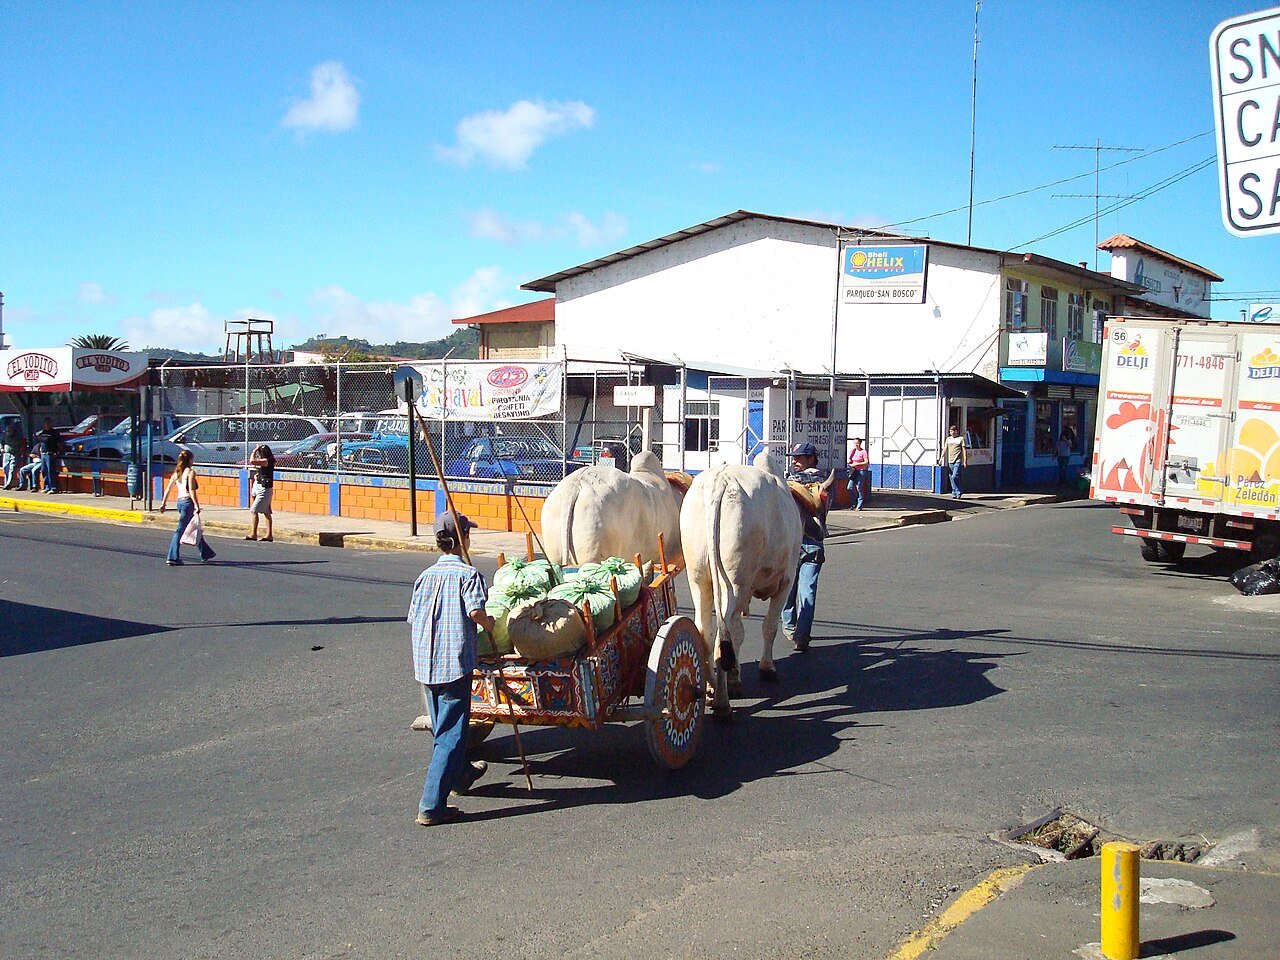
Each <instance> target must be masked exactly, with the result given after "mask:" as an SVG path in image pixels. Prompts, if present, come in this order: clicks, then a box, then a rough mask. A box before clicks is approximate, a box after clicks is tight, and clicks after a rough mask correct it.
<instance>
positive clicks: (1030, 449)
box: [524, 210, 1141, 489]
mask: <svg viewBox="0 0 1280 960" xmlns="http://www.w3.org/2000/svg"><path fill="white" fill-rule="evenodd" d="M907 247H910V248H916V247H922V248H923V253H922V254H918V255H919V256H922V257H923V258H924V262H925V263H927V266H926V267H925V269H924V270H923V272H922V275H921V276H920V278H919V279H920V288H921V290H922V294H921V296H919V297H918V302H911V301H906V302H900V301H894V302H851V303H850V304H849V305H848V306H842V307H841V308H840V310H839V312H838V313H837V304H838V303H839V302H840V295H839V292H838V290H839V283H840V279H841V272H842V264H841V257H840V251H841V250H842V249H845V250H848V249H850V248H858V249H861V250H865V251H879V252H881V253H884V252H885V251H888V252H890V253H892V252H893V251H900V250H903V249H904V248H907ZM524 288H525V289H527V290H535V291H540V292H544V293H552V294H554V295H555V311H554V318H555V350H556V352H559V353H561V354H562V355H567V356H570V357H579V358H599V359H601V360H621V359H640V360H642V361H645V362H647V363H649V364H651V365H652V366H653V367H654V368H655V372H656V370H657V369H658V368H660V367H662V366H663V365H665V366H666V367H667V368H669V369H671V370H678V371H681V372H680V374H679V377H678V378H676V379H674V380H673V379H672V376H671V374H666V378H667V379H666V382H663V384H662V385H663V386H664V397H665V398H666V399H667V400H668V401H671V400H676V399H678V400H679V403H678V405H677V404H673V403H667V404H664V411H665V412H664V421H663V422H664V427H663V437H664V440H665V441H666V444H665V445H664V449H671V447H672V443H673V441H676V440H680V439H684V440H685V441H686V442H685V443H684V444H683V445H681V450H682V453H684V454H685V458H684V460H683V462H684V464H685V465H686V466H687V467H689V468H693V469H697V468H698V467H699V466H705V465H708V464H710V463H713V462H715V461H716V459H738V458H741V457H745V456H746V455H748V454H749V453H750V452H751V450H752V449H754V448H756V447H757V446H758V444H760V443H773V444H778V443H780V442H781V441H782V440H783V439H784V437H785V438H792V439H794V438H798V437H800V436H801V435H805V437H806V438H808V435H809V434H811V433H812V434H813V435H814V438H815V439H818V440H819V441H821V440H822V439H823V437H824V436H825V437H829V438H831V439H830V440H829V443H830V445H831V447H832V449H831V455H832V458H833V459H835V460H837V461H838V462H841V463H842V462H843V459H844V443H843V442H844V441H847V440H848V439H850V438H852V437H853V436H864V437H866V438H867V440H868V447H869V449H870V452H871V457H872V462H873V474H874V477H875V484H876V485H877V486H881V487H884V486H889V487H903V488H913V489H941V482H942V481H941V474H940V471H938V470H936V469H935V461H936V458H937V450H938V445H939V443H940V440H941V437H942V436H943V434H945V432H946V427H947V425H948V424H952V423H954V424H957V425H960V426H961V427H963V428H964V429H966V430H967V431H968V432H969V435H970V440H971V443H972V446H973V448H974V454H973V458H972V460H971V463H972V464H973V465H974V470H973V471H971V476H970V482H971V483H972V484H973V489H984V488H985V489H991V488H993V487H994V486H996V485H998V484H1000V483H1001V482H1003V483H1004V485H1007V486H1017V485H1021V484H1025V483H1028V482H1035V481H1037V480H1039V479H1042V477H1041V476H1040V474H1041V473H1046V474H1047V472H1048V471H1049V470H1050V469H1051V466H1050V464H1051V463H1052V466H1054V467H1056V461H1052V460H1051V456H1050V455H1051V451H1050V450H1047V449H1045V448H1044V443H1045V438H1046V437H1048V436H1052V437H1054V438H1056V437H1057V436H1058V434H1059V432H1060V431H1062V430H1064V429H1065V430H1068V431H1070V432H1071V433H1072V435H1073V436H1074V437H1076V438H1078V442H1079V444H1080V445H1079V446H1078V447H1077V454H1076V456H1077V459H1078V460H1080V459H1082V458H1083V456H1084V453H1085V451H1084V449H1083V444H1084V442H1085V440H1084V438H1085V435H1086V434H1091V431H1089V430H1087V429H1085V424H1086V423H1088V422H1090V419H1089V412H1088V409H1087V407H1086V405H1087V404H1090V403H1092V402H1093V401H1094V400H1095V399H1096V387H1097V367H1096V357H1095V354H1096V350H1095V351H1093V352H1092V353H1091V352H1090V351H1089V350H1083V351H1082V349H1081V347H1080V345H1081V344H1087V343H1090V342H1093V340H1095V339H1096V334H1095V327H1096V323H1095V318H1096V316H1100V315H1102V314H1104V313H1106V312H1110V311H1111V310H1112V308H1113V304H1114V302H1115V299H1116V298H1117V297H1119V296H1121V295H1124V294H1136V293H1138V292H1139V291H1140V290H1141V288H1140V287H1138V286H1137V285H1135V284H1133V283H1130V282H1127V281H1125V280H1119V279H1115V278H1113V277H1111V276H1109V275H1107V274H1102V273H1097V272H1095V271H1092V270H1089V269H1086V268H1085V267H1084V266H1082V265H1075V264H1069V263H1064V262H1062V261H1059V260H1053V259H1050V258H1047V257H1041V256H1038V255H1035V254H1013V253H1007V252H1002V251H998V250H988V249H983V248H979V247H972V246H965V245H962V244H954V243H946V242H942V241H936V240H921V239H919V238H913V237H906V236H901V235H896V234H889V233H885V232H883V231H873V230H858V229H854V228H846V227H841V226H839V225H838V224H832V223H821V222H816V221H810V220H800V219H795V218H790V217H775V216H769V215H766V214H759V213H751V212H748V211H742V210H740V211H737V212H735V213H731V214H729V215H727V216H724V217H719V218H717V219H715V220H710V221H707V222H706V223H701V224H696V225H694V226H692V227H689V228H687V229H684V230H680V231H677V232H676V233H672V234H669V235H667V236H665V237H659V238H658V239H656V240H652V241H649V242H647V243H643V244H639V245H637V246H634V247H631V248H629V249H627V250H622V251H619V252H617V253H613V254H610V255H608V256H606V257H602V258H600V259H598V260H593V261H591V262H590V263H584V264H581V265H579V266H576V267H572V268H569V269H567V270H563V271H560V272H558V273H555V274H552V275H550V276H546V277H543V278H541V279H538V280H535V281H533V282H531V283H528V284H525V287H524ZM1082 353H1083V357H1084V358H1083V360H1082V359H1081V357H1082ZM1091 357H1093V358H1094V359H1093V363H1094V365H1093V368H1092V370H1089V369H1088V366H1089V362H1090V358H1091ZM1077 368H1078V369H1077ZM833 374H834V375H835V377H836V378H837V382H836V384H834V385H833V384H832V382H831V381H832V377H833ZM1002 381H1004V382H1005V383H1008V382H1016V383H1017V384H1018V387H1019V390H1017V391H1014V390H1012V389H1010V388H1009V387H1008V386H1007V385H1002ZM824 383H825V387H824ZM1090 391H1092V393H1090ZM824 400H825V401H826V409H821V410H820V409H819V403H820V402H822V401H824ZM810 401H812V402H810ZM1001 401H1003V405H1002V406H997V403H998V402H1001ZM673 406H676V407H677V412H676V413H675V414H673V413H672V412H671V407H673ZM819 414H821V416H819ZM1002 414H1003V415H1005V416H1006V420H1007V421H1008V422H1010V423H1011V424H1012V437H1009V436H1008V435H1009V433H1010V431H1009V430H1001V429H998V428H997V425H996V417H998V416H1000V415H1002ZM818 421H822V422H821V424H819V423H818ZM782 426H785V427H786V428H787V429H786V431H785V434H782V435H780V434H779V432H778V430H779V428H780V427H782ZM1002 435H1003V436H1004V437H1005V438H1006V440H1005V442H1002V441H1001V438H1002ZM713 440H714V442H712V441H713ZM819 446H820V448H821V447H822V446H823V444H822V443H821V442H819ZM698 448H702V449H698ZM1006 451H1007V453H1008V456H1007V457H1005V456H1004V453H1005V452H1006ZM691 454H698V455H701V456H704V457H705V463H699V462H697V460H696V458H695V459H690V455H691ZM668 459H669V460H670V458H668ZM1039 461H1043V462H1039ZM1006 462H1007V464H1009V466H1010V469H1008V470H1007V471H1006V470H1004V467H1005V464H1006Z"/></svg>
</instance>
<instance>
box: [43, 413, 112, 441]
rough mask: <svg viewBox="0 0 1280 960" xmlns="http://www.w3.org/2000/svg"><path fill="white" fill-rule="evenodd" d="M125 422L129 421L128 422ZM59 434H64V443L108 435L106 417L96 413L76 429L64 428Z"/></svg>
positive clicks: (78, 424) (85, 419) (76, 426)
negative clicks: (81, 438)
mask: <svg viewBox="0 0 1280 960" xmlns="http://www.w3.org/2000/svg"><path fill="white" fill-rule="evenodd" d="M125 422H128V421H127V420H126V421H125ZM115 426H119V424H116V425H115ZM112 429H114V427H112ZM58 432H59V433H61V434H62V440H63V442H64V443H65V442H69V441H71V440H75V439H78V438H80V437H92V436H94V435H96V434H100V433H106V432H107V422H106V417H103V416H100V415H99V414H96V413H95V414H92V415H91V416H88V417H85V418H84V419H83V420H81V421H80V422H79V423H77V424H76V425H75V426H74V427H62V428H61V429H60V430H59V431H58Z"/></svg>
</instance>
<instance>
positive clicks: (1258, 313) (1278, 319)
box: [1244, 303, 1280, 323]
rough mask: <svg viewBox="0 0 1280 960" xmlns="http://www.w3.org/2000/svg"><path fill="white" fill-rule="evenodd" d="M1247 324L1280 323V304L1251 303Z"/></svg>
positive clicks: (1246, 319)
mask: <svg viewBox="0 0 1280 960" xmlns="http://www.w3.org/2000/svg"><path fill="white" fill-rule="evenodd" d="M1244 322H1245V323H1280V303H1251V304H1249V310H1248V312H1247V313H1246V314H1245V315H1244Z"/></svg>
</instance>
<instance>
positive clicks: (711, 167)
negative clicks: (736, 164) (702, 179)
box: [693, 161, 724, 173]
mask: <svg viewBox="0 0 1280 960" xmlns="http://www.w3.org/2000/svg"><path fill="white" fill-rule="evenodd" d="M693 169H694V170H697V171H698V172H699V173H719V172H720V171H721V170H723V169H724V168H723V167H721V166H720V164H718V163H707V162H705V161H704V162H702V163H695V164H693Z"/></svg>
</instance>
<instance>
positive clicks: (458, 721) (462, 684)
mask: <svg viewBox="0 0 1280 960" xmlns="http://www.w3.org/2000/svg"><path fill="white" fill-rule="evenodd" d="M422 689H423V691H425V693H426V695H427V712H428V713H430V714H431V730H432V735H433V736H434V737H435V746H434V747H433V748H432V750H431V764H430V766H428V767H427V779H426V781H425V782H424V783H423V784H422V802H421V803H419V804H418V812H419V813H425V814H426V815H427V816H429V817H439V816H441V815H443V814H444V812H445V809H446V808H447V807H448V806H449V791H450V790H452V789H453V788H454V787H456V786H457V785H458V783H459V781H460V780H461V778H462V773H463V771H464V770H465V769H466V767H467V723H468V722H469V721H470V719H471V676H470V675H467V676H464V677H459V678H458V679H457V680H453V681H451V682H449V683H424V684H423V685H422Z"/></svg>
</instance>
